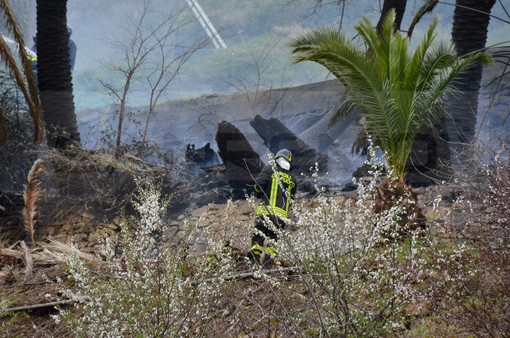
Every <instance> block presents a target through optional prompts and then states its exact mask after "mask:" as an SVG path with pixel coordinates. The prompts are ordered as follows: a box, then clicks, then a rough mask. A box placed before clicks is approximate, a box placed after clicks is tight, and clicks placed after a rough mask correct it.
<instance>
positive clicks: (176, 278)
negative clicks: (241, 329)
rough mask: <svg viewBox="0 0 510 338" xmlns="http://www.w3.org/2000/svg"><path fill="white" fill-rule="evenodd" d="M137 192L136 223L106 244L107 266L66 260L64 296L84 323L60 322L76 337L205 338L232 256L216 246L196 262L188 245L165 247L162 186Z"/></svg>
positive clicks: (70, 314)
mask: <svg viewBox="0 0 510 338" xmlns="http://www.w3.org/2000/svg"><path fill="white" fill-rule="evenodd" d="M137 184H138V194H137V199H136V201H135V202H134V203H133V205H134V207H135V209H136V211H137V213H138V218H137V219H136V220H132V219H131V220H129V219H126V220H125V221H124V222H123V223H122V225H121V232H120V234H119V236H118V239H116V240H113V239H112V238H107V239H106V240H105V243H104V252H105V255H106V260H105V262H104V263H103V264H102V265H101V266H98V265H95V266H90V265H88V264H86V263H85V262H83V261H81V260H80V259H78V257H77V256H76V255H74V256H71V257H70V258H69V260H68V268H69V274H70V277H71V280H72V282H73V285H71V287H70V288H69V289H67V290H65V294H66V295H67V296H68V297H70V298H71V299H72V300H74V301H76V302H77V308H78V310H79V311H78V313H79V315H78V316H76V313H77V312H76V311H66V310H61V311H60V314H59V316H57V317H56V320H58V321H60V320H64V321H65V323H66V324H67V325H68V326H70V327H71V328H72V330H73V332H74V333H75V334H76V336H78V337H125V336H130V337H178V336H191V335H200V334H201V330H203V329H205V327H206V323H208V322H209V321H210V320H211V318H212V317H213V314H214V312H215V311H216V306H217V304H218V300H219V299H220V298H219V295H220V294H221V293H222V288H223V287H224V285H225V278H222V276H223V275H224V274H225V273H227V271H229V270H230V266H231V265H230V262H231V259H230V256H229V253H228V252H226V251H225V250H222V249H221V248H219V246H215V245H211V246H210V247H209V249H208V250H209V252H208V253H209V254H208V255H203V256H198V255H193V254H192V248H190V246H189V245H188V243H187V242H186V239H185V240H184V241H183V243H182V245H180V246H179V247H177V248H170V247H168V246H165V245H164V244H163V243H161V242H160V240H159V239H160V236H159V234H160V232H161V231H162V230H163V228H164V226H165V224H164V220H163V215H164V214H165V211H166V206H167V203H168V201H167V200H163V199H162V197H161V195H160V189H159V186H158V185H157V184H154V183H153V182H151V181H148V182H147V183H145V184H141V183H139V182H137ZM216 250H217V251H216ZM211 257H214V259H211Z"/></svg>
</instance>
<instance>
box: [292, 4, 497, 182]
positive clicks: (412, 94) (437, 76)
mask: <svg viewBox="0 0 510 338" xmlns="http://www.w3.org/2000/svg"><path fill="white" fill-rule="evenodd" d="M394 22H395V13H394V12H392V13H390V14H388V15H387V17H386V19H385V21H384V23H383V26H382V29H381V32H380V33H379V34H378V33H377V30H376V28H375V27H374V26H373V25H372V24H371V23H370V21H369V20H368V19H366V18H364V19H363V20H362V21H361V22H360V23H359V24H358V25H356V26H355V29H356V31H357V32H358V34H359V35H360V36H361V38H362V39H363V40H364V42H365V44H366V49H365V50H361V49H360V48H359V47H358V46H356V45H354V44H353V43H352V42H351V41H349V40H347V39H346V38H345V36H343V35H342V34H340V33H338V32H337V31H336V30H333V29H329V28H323V29H319V30H316V31H313V32H310V33H308V34H305V35H303V36H302V37H300V38H297V39H296V40H294V42H293V43H292V44H291V46H292V48H293V50H292V53H293V56H294V60H295V62H302V61H313V62H317V63H319V64H321V65H323V66H324V67H326V68H327V69H328V70H329V71H330V72H331V73H333V75H335V76H336V77H337V78H338V79H339V80H340V82H341V83H342V84H343V85H344V86H345V88H346V92H347V94H348V95H349V102H351V103H352V104H353V105H354V106H356V107H357V108H359V110H360V111H361V113H362V114H363V115H364V117H365V120H366V123H365V129H366V132H367V133H368V134H369V135H370V136H371V138H372V140H373V141H374V142H375V144H376V145H377V146H379V147H380V148H381V150H382V151H383V152H384V153H385V156H386V160H387V163H388V164H389V165H390V166H392V167H393V169H394V170H393V172H394V173H395V175H397V176H400V177H403V176H404V175H405V165H406V162H407V158H408V157H409V154H410V151H411V147H412V145H413V142H414V140H415V138H416V135H417V134H418V133H419V131H420V130H421V129H422V127H424V126H425V125H427V124H429V125H432V124H433V122H435V119H436V118H437V117H438V113H437V112H438V111H439V109H438V107H439V106H440V105H441V99H442V97H443V95H444V94H445V93H446V92H448V91H451V90H454V88H453V87H451V83H452V80H453V78H454V77H455V76H456V75H457V74H458V73H459V72H460V71H462V70H463V69H465V68H466V67H468V66H469V65H471V64H473V63H474V62H484V63H485V62H489V61H490V57H489V56H488V55H487V54H482V53H478V54H473V55H469V56H467V57H466V58H463V59H460V58H459V57H458V56H457V55H456V53H455V50H454V48H453V46H452V45H447V44H444V43H443V44H439V45H437V46H436V45H434V44H433V43H434V39H435V37H436V34H435V33H434V32H435V29H436V26H437V19H436V20H434V21H433V22H432V24H431V25H430V26H429V28H428V30H427V32H426V34H425V36H424V38H423V40H422V41H421V43H420V44H419V45H418V47H417V48H416V50H415V51H414V52H413V53H411V52H410V50H409V40H408V38H407V37H405V36H402V35H401V34H400V33H399V32H394V29H393V27H394ZM332 122H333V123H334V121H332ZM358 141H359V142H358ZM362 144H363V140H362V138H360V139H359V140H357V144H356V145H355V146H354V147H355V148H359V147H360V146H361V145H362Z"/></svg>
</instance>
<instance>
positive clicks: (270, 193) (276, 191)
mask: <svg viewBox="0 0 510 338" xmlns="http://www.w3.org/2000/svg"><path fill="white" fill-rule="evenodd" d="M275 169H276V171H275V170H273V167H271V166H270V165H267V166H266V167H264V169H263V170H262V172H261V173H260V174H259V175H258V176H257V178H256V179H255V185H254V189H255V194H256V196H257V197H259V198H261V199H262V200H263V201H264V204H261V205H259V206H258V207H257V210H256V214H257V215H273V216H279V217H282V218H287V217H288V214H289V208H290V204H291V201H292V198H293V197H294V194H295V193H296V189H297V184H296V179H295V178H294V176H293V175H292V173H291V172H290V171H288V170H284V169H282V168H280V167H279V166H276V168H275Z"/></svg>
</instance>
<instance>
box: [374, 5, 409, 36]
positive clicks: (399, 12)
mask: <svg viewBox="0 0 510 338" xmlns="http://www.w3.org/2000/svg"><path fill="white" fill-rule="evenodd" d="M406 4H407V0H384V4H383V8H382V12H381V16H380V17H379V22H378V23H377V31H378V32H380V31H381V29H382V25H383V22H384V19H385V18H386V15H387V14H388V12H389V11H390V10H392V9H395V14H396V17H395V30H396V31H398V30H400V25H401V24H402V19H403V18H404V13H405V11H406Z"/></svg>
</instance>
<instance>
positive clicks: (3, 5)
mask: <svg viewBox="0 0 510 338" xmlns="http://www.w3.org/2000/svg"><path fill="white" fill-rule="evenodd" d="M0 9H1V10H2V11H3V13H4V16H5V19H6V20H5V21H6V25H7V28H8V29H9V30H10V31H11V32H12V34H13V38H14V41H15V42H16V43H17V45H18V48H17V49H18V54H19V57H20V59H21V66H22V69H20V68H19V66H18V64H17V62H16V59H15V57H14V55H13V53H12V50H11V49H10V48H9V46H8V44H7V42H6V41H5V39H4V38H3V37H2V36H1V35H0V59H1V60H2V62H4V63H5V65H6V66H7V68H8V69H9V71H10V72H11V73H12V74H13V76H14V78H15V79H16V83H17V84H18V87H19V88H20V90H21V92H22V93H23V96H24V97H25V101H26V102H27V105H28V108H29V110H30V114H31V116H32V120H33V122H34V142H35V143H40V142H41V141H42V137H43V122H42V119H43V117H42V109H41V102H40V101H39V95H38V92H37V86H36V82H35V78H34V74H33V72H32V67H31V64H30V61H29V57H28V54H27V51H26V49H25V42H24V41H23V34H22V33H21V29H20V27H19V25H18V24H17V22H16V18H15V17H14V13H13V12H12V8H11V7H10V5H9V2H8V1H7V0H0ZM6 125H7V124H6V121H5V116H4V113H3V110H2V107H1V106H0V136H1V138H2V140H3V141H6V137H7V130H6Z"/></svg>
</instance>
